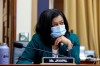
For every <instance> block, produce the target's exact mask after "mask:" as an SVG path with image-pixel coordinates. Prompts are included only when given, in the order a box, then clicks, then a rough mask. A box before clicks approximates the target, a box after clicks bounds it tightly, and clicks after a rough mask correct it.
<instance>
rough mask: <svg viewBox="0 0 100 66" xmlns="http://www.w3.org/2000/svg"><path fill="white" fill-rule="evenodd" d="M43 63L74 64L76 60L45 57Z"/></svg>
mask: <svg viewBox="0 0 100 66" xmlns="http://www.w3.org/2000/svg"><path fill="white" fill-rule="evenodd" d="M42 63H71V64H73V63H74V58H72V57H58V58H53V57H43V58H42Z"/></svg>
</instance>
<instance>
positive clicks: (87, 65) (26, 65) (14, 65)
mask: <svg viewBox="0 0 100 66" xmlns="http://www.w3.org/2000/svg"><path fill="white" fill-rule="evenodd" d="M0 66H100V65H96V64H78V65H76V64H74V65H67V64H29V65H28V64H9V65H0Z"/></svg>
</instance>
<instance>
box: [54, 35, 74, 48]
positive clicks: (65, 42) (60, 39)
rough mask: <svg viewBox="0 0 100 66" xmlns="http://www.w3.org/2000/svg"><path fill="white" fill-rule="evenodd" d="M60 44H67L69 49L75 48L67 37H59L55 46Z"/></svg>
mask: <svg viewBox="0 0 100 66" xmlns="http://www.w3.org/2000/svg"><path fill="white" fill-rule="evenodd" d="M59 43H63V44H66V45H67V46H68V47H72V46H73V44H72V43H71V41H70V40H69V39H67V38H66V37H65V36H61V37H58V38H57V39H56V40H55V44H54V45H58V44H59Z"/></svg>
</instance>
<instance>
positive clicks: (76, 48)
mask: <svg viewBox="0 0 100 66" xmlns="http://www.w3.org/2000/svg"><path fill="white" fill-rule="evenodd" d="M73 38H74V43H73V48H72V49H71V55H72V57H74V58H75V63H76V64H80V58H79V55H80V41H79V39H78V36H77V35H76V34H75V35H74V37H73Z"/></svg>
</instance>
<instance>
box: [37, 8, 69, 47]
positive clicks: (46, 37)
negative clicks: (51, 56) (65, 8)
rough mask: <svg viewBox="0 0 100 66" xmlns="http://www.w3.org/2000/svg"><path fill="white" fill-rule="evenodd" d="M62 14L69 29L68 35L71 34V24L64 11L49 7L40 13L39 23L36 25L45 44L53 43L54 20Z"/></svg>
mask: <svg viewBox="0 0 100 66" xmlns="http://www.w3.org/2000/svg"><path fill="white" fill-rule="evenodd" d="M59 15H61V16H62V17H63V20H64V24H65V28H66V30H67V32H66V36H67V35H68V34H69V26H68V22H67V19H66V17H65V15H64V14H63V13H62V11H60V10H57V9H47V10H45V11H43V12H42V13H41V14H40V17H39V20H38V23H37V25H36V33H37V34H39V35H40V37H41V40H42V41H43V42H44V44H45V45H50V46H51V45H52V43H53V42H54V41H52V37H51V36H50V34H51V27H52V20H53V18H55V17H57V16H59Z"/></svg>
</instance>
